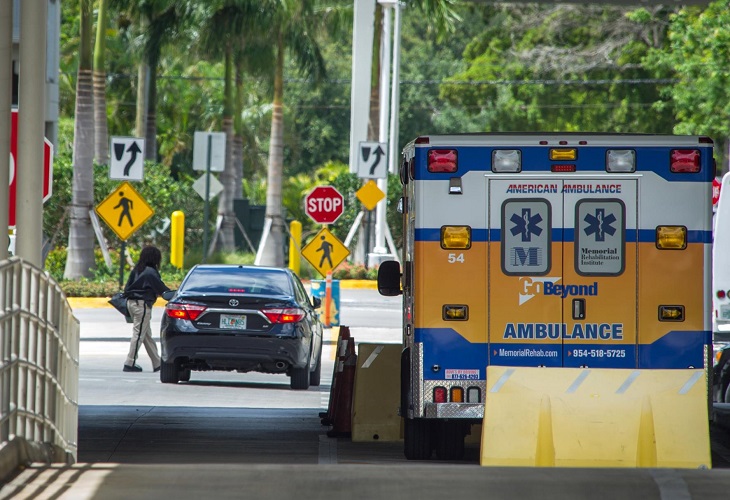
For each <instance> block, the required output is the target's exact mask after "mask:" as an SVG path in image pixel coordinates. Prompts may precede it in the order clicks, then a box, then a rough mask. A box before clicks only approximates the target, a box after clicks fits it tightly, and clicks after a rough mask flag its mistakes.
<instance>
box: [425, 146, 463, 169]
mask: <svg viewBox="0 0 730 500" xmlns="http://www.w3.org/2000/svg"><path fill="white" fill-rule="evenodd" d="M457 158H458V155H457V152H456V150H455V149H431V150H429V152H428V171H429V172H433V173H444V172H445V173H453V172H456V169H457V167H458V159H457Z"/></svg>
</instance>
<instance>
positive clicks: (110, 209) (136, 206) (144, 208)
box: [95, 182, 155, 241]
mask: <svg viewBox="0 0 730 500" xmlns="http://www.w3.org/2000/svg"><path fill="white" fill-rule="evenodd" d="M95 210H96V213H97V214H98V215H99V217H101V218H102V219H103V220H104V222H106V223H107V225H108V226H109V227H110V228H111V229H112V231H114V232H115V233H116V234H117V236H119V238H121V239H122V240H123V241H126V240H127V238H129V237H130V236H131V234H132V233H133V232H135V231H136V230H137V229H139V228H140V227H141V226H142V224H144V223H145V222H147V219H149V218H150V217H152V215H153V214H154V213H155V211H154V210H152V208H150V206H149V205H148V204H147V202H146V201H145V199H144V198H142V195H140V194H139V193H138V192H137V191H136V190H135V189H134V188H133V187H132V185H131V184H130V183H128V182H122V183H121V184H120V185H119V187H118V188H117V189H115V190H114V191H112V193H111V194H110V195H109V196H107V197H106V199H105V200H104V201H102V202H101V203H99V204H98V205H97V206H96V209H95Z"/></svg>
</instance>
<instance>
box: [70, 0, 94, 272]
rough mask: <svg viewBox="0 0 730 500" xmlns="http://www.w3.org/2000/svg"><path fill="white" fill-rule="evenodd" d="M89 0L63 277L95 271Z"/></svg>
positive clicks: (84, 12) (84, 10) (83, 21)
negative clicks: (92, 222)
mask: <svg viewBox="0 0 730 500" xmlns="http://www.w3.org/2000/svg"><path fill="white" fill-rule="evenodd" d="M92 3H93V2H92V0H81V2H80V8H81V16H80V33H79V69H78V74H77V79H76V114H75V122H74V146H73V167H74V173H73V181H72V198H71V207H70V211H71V217H70V223H69V234H68V253H67V255H66V268H65V271H64V278H66V279H77V278H82V277H91V276H92V275H93V271H94V231H93V229H92V226H91V218H90V217H89V211H90V210H92V209H93V207H94V162H93V159H94V136H93V133H94V103H93V78H92V65H91V63H92V60H91V35H92V33H91V31H92V28H91V26H92Z"/></svg>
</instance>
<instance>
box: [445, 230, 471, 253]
mask: <svg viewBox="0 0 730 500" xmlns="http://www.w3.org/2000/svg"><path fill="white" fill-rule="evenodd" d="M441 248H443V249H447V250H452V249H453V250H466V249H468V248H471V228H470V227H469V226H442V227H441Z"/></svg>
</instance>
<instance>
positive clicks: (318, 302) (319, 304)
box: [312, 297, 322, 309]
mask: <svg viewBox="0 0 730 500" xmlns="http://www.w3.org/2000/svg"><path fill="white" fill-rule="evenodd" d="M312 304H313V305H314V308H315V309H319V308H320V307H322V299H320V298H319V297H312Z"/></svg>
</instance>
